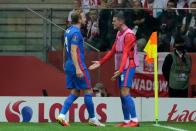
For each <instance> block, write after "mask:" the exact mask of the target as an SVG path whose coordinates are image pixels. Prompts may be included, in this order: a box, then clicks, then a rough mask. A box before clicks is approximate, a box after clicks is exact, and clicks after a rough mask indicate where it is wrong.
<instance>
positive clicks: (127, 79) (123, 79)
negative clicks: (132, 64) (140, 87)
mask: <svg viewBox="0 0 196 131" xmlns="http://www.w3.org/2000/svg"><path fill="white" fill-rule="evenodd" d="M134 74H135V68H128V69H125V70H124V71H123V72H122V74H121V75H120V76H119V77H118V78H117V82H118V87H119V88H121V87H128V88H131V87H132V80H133V76H134Z"/></svg>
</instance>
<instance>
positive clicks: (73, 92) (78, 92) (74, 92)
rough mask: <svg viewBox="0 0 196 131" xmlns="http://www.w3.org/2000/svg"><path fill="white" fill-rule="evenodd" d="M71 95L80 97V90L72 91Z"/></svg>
mask: <svg viewBox="0 0 196 131" xmlns="http://www.w3.org/2000/svg"><path fill="white" fill-rule="evenodd" d="M71 93H72V94H74V95H75V96H77V97H78V96H79V95H80V91H79V90H75V89H74V90H72V91H71Z"/></svg>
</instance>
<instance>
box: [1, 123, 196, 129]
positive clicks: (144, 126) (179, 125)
mask: <svg viewBox="0 0 196 131" xmlns="http://www.w3.org/2000/svg"><path fill="white" fill-rule="evenodd" d="M115 124H116V123H106V127H93V126H89V125H88V124H87V123H71V126H69V127H62V126H61V125H59V124H58V123H6V122H2V123H0V131H127V130H131V131H172V130H171V129H166V128H162V127H155V126H153V124H154V123H152V122H151V123H150V122H144V123H140V127H135V128H132V127H127V128H122V127H115ZM159 124H160V125H163V126H170V127H174V128H178V129H184V130H186V131H196V123H195V122H189V123H188V122H187V123H176V122H159ZM179 131H180V130H179Z"/></svg>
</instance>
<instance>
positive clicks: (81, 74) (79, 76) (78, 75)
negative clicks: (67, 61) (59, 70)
mask: <svg viewBox="0 0 196 131" xmlns="http://www.w3.org/2000/svg"><path fill="white" fill-rule="evenodd" d="M76 76H77V77H78V78H82V77H83V76H84V74H83V72H82V71H81V69H76Z"/></svg>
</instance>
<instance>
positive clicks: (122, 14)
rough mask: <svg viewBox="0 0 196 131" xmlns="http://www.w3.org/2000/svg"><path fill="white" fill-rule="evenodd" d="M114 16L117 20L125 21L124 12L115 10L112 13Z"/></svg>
mask: <svg viewBox="0 0 196 131" xmlns="http://www.w3.org/2000/svg"><path fill="white" fill-rule="evenodd" d="M114 17H116V18H117V19H119V20H123V21H125V16H124V13H123V12H122V11H119V12H117V13H116V14H115V15H114Z"/></svg>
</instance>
